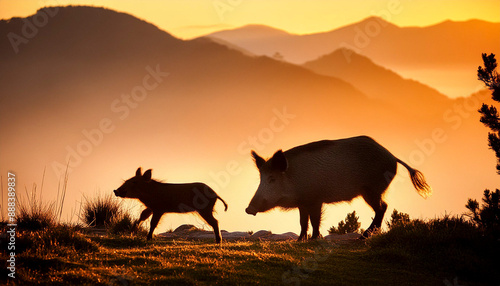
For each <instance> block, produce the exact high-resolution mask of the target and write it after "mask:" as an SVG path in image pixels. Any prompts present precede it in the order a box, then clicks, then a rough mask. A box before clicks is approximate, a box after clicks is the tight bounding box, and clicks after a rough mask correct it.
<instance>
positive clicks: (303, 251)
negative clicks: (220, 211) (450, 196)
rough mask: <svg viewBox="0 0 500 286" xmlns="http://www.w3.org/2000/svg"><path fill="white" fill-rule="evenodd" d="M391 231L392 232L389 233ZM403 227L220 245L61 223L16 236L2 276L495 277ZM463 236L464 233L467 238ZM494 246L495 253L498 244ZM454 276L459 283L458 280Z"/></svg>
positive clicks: (24, 280)
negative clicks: (373, 235) (361, 236)
mask: <svg viewBox="0 0 500 286" xmlns="http://www.w3.org/2000/svg"><path fill="white" fill-rule="evenodd" d="M450 229H453V228H450ZM451 232H453V230H452V231H451ZM390 233H395V235H394V234H393V235H392V236H388V234H390ZM405 233H406V235H408V234H409V235H414V233H412V232H411V231H401V230H399V231H396V232H393V231H391V232H389V233H388V234H384V235H379V236H377V237H378V239H369V240H368V241H360V240H353V241H344V242H333V241H326V240H317V241H311V242H305V243H303V242H295V241H225V242H224V243H223V244H222V245H216V244H214V243H213V242H212V240H209V241H186V240H171V239H164V238H161V237H156V238H155V239H154V240H153V241H152V242H146V240H145V239H144V238H143V237H135V236H113V235H102V234H92V233H88V232H86V231H85V230H83V229H78V228H76V227H69V226H58V227H55V228H52V229H46V230H39V231H24V232H21V233H20V234H19V235H18V238H17V240H16V247H17V251H18V253H17V256H16V278H15V279H11V278H8V277H7V273H6V271H7V270H6V269H5V268H2V270H1V279H0V281H1V282H2V284H4V283H5V282H7V284H8V285H16V284H18V285H20V284H22V285H27V284H28V285H29V284H44V285H46V284H56V285H58V284H60V285H68V284H79V285H212V284H218V285H255V284H263V285H280V284H285V285H465V283H467V285H483V283H484V285H488V284H490V282H492V281H491V280H489V279H490V278H491V277H490V278H488V277H485V276H481V277H475V276H474V275H476V274H477V275H480V274H481V272H477V273H467V271H470V270H471V269H472V271H474V267H483V266H485V265H486V268H485V269H483V270H484V271H490V270H491V273H493V269H494V264H492V263H490V262H491V261H493V260H490V258H488V257H484V254H482V253H480V252H476V249H474V248H473V247H472V248H470V249H469V250H468V251H465V252H464V251H463V249H462V248H461V247H460V246H459V247H457V245H449V244H448V245H445V244H443V242H444V241H437V244H436V245H435V247H434V248H433V249H432V250H429V251H430V252H428V251H426V250H425V249H420V250H415V249H414V248H412V247H409V248H408V247H405V243H403V242H401V241H397V239H396V238H400V239H402V240H406V241H407V243H406V244H408V245H412V244H413V243H411V242H412V239H408V236H406V237H405V236H404V234H405ZM430 236H432V231H431V234H430ZM438 236H439V235H438ZM395 237H396V238H395ZM441 237H442V235H441ZM418 238H419V241H420V244H419V247H420V246H422V245H425V243H424V244H422V237H418ZM464 239H465V238H463V237H462V239H461V240H459V241H460V242H462V243H463V242H464ZM470 241H471V240H469V242H470ZM484 246H485V247H488V245H487V244H486V245H484ZM490 246H491V245H490ZM450 247H453V248H454V249H455V250H456V251H455V252H457V253H455V254H452V256H447V257H445V256H441V257H435V255H431V254H432V253H435V254H436V253H437V254H443V253H446V251H438V252H436V249H441V250H443V249H449V248H450ZM417 248H418V247H417ZM4 249H5V248H4V247H2V250H4ZM489 251H490V252H491V253H495V249H489ZM491 253H490V254H491ZM453 255H455V256H456V257H463V258H464V259H468V260H470V261H468V262H467V261H465V262H464V263H465V264H464V267H463V269H454V266H455V265H456V263H455V262H454V261H455V260H456V257H455V256H453ZM491 255H493V254H491ZM431 258H432V261H430V259H431ZM470 258H474V259H470ZM460 263H462V262H460ZM489 263H490V264H489ZM488 265H489V266H488ZM471 267H473V268H471ZM463 277H465V278H463ZM492 277H493V276H492ZM464 279H465V280H464ZM493 279H495V278H493ZM454 281H457V283H459V284H453V283H455V282H454ZM477 281H480V282H477ZM448 282H449V283H450V284H447V283H448ZM462 282H463V283H462ZM460 283H461V284H460ZM495 285H496V284H495Z"/></svg>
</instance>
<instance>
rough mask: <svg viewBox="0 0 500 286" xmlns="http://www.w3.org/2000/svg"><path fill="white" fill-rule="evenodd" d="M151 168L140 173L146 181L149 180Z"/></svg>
mask: <svg viewBox="0 0 500 286" xmlns="http://www.w3.org/2000/svg"><path fill="white" fill-rule="evenodd" d="M151 171H152V170H151V169H149V170H147V171H146V172H144V175H142V178H143V179H144V180H146V181H149V180H151Z"/></svg>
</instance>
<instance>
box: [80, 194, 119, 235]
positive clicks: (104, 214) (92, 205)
mask: <svg viewBox="0 0 500 286" xmlns="http://www.w3.org/2000/svg"><path fill="white" fill-rule="evenodd" d="M121 213H122V211H121V205H120V203H119V201H118V200H116V199H115V198H113V196H111V195H110V194H109V195H106V196H104V197H103V196H100V195H98V196H97V197H96V198H95V199H93V200H89V199H87V198H85V202H84V205H83V214H82V215H81V220H82V221H83V222H84V223H85V224H86V225H88V226H91V227H106V226H108V225H110V224H111V222H112V221H113V220H114V219H116V218H117V217H119V216H120V215H121Z"/></svg>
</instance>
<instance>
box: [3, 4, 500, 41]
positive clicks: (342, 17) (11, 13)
mask: <svg viewBox="0 0 500 286" xmlns="http://www.w3.org/2000/svg"><path fill="white" fill-rule="evenodd" d="M53 5H92V6H96V7H106V8H110V9H114V10H117V11H121V12H126V13H130V14H132V15H135V16H136V17H139V18H141V19H144V20H146V21H148V22H151V23H153V24H155V25H157V26H159V27H160V28H161V29H163V30H165V31H167V32H169V33H172V34H173V35H174V36H176V37H179V38H182V39H190V38H194V37H198V36H202V35H205V34H208V33H211V32H214V31H218V30H222V29H231V28H236V27H241V26H245V25H248V24H262V25H267V26H271V27H275V28H278V29H282V30H285V31H287V32H289V33H293V34H311V33H318V32H324V31H329V30H333V29H335V28H338V27H341V26H344V25H346V24H347V23H353V22H357V21H361V20H363V19H365V18H367V17H370V16H380V17H382V18H384V19H386V20H388V21H389V22H391V23H394V24H396V25H398V26H405V27H406V26H429V25H433V24H437V23H439V22H442V21H445V20H452V21H465V20H470V19H481V20H485V21H490V22H498V21H500V2H498V1H495V0H486V1H470V0H456V1H432V0H418V1H405V0H388V1H380V0H368V1H362V2H358V1H329V0H318V1H301V0H276V1H265V0H250V1H246V0H241V1H225V0H192V1H183V0H170V1H165V2H161V1H155V0H146V1H141V2H140V5H138V4H137V1H133V0H127V1H120V0H109V1H104V2H103V1H91V0H87V1H85V0H83V1H82V0H78V1H68V0H57V1H55V0H54V1H52V0H47V1H38V0H26V1H8V0H2V1H0V19H9V18H11V17H24V16H28V15H31V14H33V13H34V12H35V11H36V10H37V9H39V8H41V7H44V6H53Z"/></svg>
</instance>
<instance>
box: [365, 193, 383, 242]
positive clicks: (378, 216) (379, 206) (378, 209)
mask: <svg viewBox="0 0 500 286" xmlns="http://www.w3.org/2000/svg"><path fill="white" fill-rule="evenodd" d="M365 201H366V202H367V203H368V204H369V205H370V206H371V207H372V209H373V210H374V211H375V218H374V219H373V222H372V223H371V225H370V227H368V229H366V230H365V232H364V233H363V236H362V238H367V237H369V236H370V235H371V233H372V232H373V231H374V230H375V229H376V228H380V227H381V226H382V220H383V219H384V214H385V211H386V210H387V204H386V203H385V202H384V201H383V200H382V198H379V199H375V200H367V199H366V198H365Z"/></svg>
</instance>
